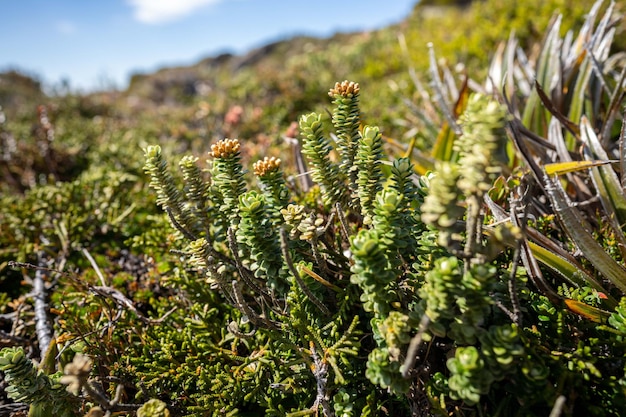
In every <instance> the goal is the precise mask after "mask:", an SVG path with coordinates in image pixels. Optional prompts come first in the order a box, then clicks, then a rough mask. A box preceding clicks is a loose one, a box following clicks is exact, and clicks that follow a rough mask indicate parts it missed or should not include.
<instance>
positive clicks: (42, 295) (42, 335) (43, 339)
mask: <svg viewBox="0 0 626 417" xmlns="http://www.w3.org/2000/svg"><path fill="white" fill-rule="evenodd" d="M37 263H38V264H39V266H43V263H44V256H43V253H42V252H39V253H38V254H37ZM33 298H34V299H35V333H37V341H38V342H39V350H40V351H41V360H43V359H44V358H45V357H46V352H47V350H48V347H49V346H50V341H51V340H52V326H51V325H50V321H49V320H48V304H47V303H46V284H45V282H44V270H43V269H37V270H35V279H34V280H33Z"/></svg>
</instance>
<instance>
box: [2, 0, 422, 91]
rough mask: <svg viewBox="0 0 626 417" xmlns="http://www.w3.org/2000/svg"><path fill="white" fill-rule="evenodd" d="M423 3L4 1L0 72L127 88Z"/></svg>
mask: <svg viewBox="0 0 626 417" xmlns="http://www.w3.org/2000/svg"><path fill="white" fill-rule="evenodd" d="M415 3H416V0H384V1H374V0H350V1H338V0H315V1H297V0H101V1H98V0H12V1H11V0H4V1H2V2H1V3H0V71H3V70H7V69H19V70H21V71H23V72H26V73H28V74H32V75H35V76H37V77H38V78H40V79H41V80H42V81H43V82H44V83H45V84H47V85H48V86H50V85H53V84H55V83H59V82H60V80H62V79H64V78H65V79H69V81H70V86H71V87H72V88H73V89H74V90H82V91H85V90H93V89H97V88H101V87H107V88H108V87H111V86H115V87H118V88H124V87H125V86H126V84H127V82H128V79H129V76H130V75H131V74H132V73H134V72H151V71H154V70H156V69H158V68H160V67H162V66H170V65H185V64H192V63H195V62H196V61H198V60H200V59H202V58H204V57H207V56H211V55H215V54H217V53H220V52H226V51H228V52H234V53H242V52H245V51H247V50H249V49H251V48H253V47H257V46H261V45H263V44H264V43H267V42H270V41H274V40H277V39H280V38H282V37H285V36H290V35H294V34H308V35H314V36H329V35H331V34H333V33H334V32H336V31H353V30H369V29H376V28H379V27H382V26H385V25H388V24H391V23H395V22H398V21H399V20H401V19H402V18H404V17H405V16H406V15H408V14H409V13H410V11H411V9H412V7H413V5H414V4H415Z"/></svg>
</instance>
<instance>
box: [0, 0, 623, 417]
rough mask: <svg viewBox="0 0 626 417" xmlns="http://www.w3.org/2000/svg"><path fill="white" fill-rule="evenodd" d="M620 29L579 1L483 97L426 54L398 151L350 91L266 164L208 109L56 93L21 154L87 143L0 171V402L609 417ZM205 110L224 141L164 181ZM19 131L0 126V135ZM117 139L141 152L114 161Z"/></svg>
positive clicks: (303, 120) (619, 335)
mask: <svg viewBox="0 0 626 417" xmlns="http://www.w3.org/2000/svg"><path fill="white" fill-rule="evenodd" d="M488 3H489V2H488ZM479 7H482V6H481V5H480V4H474V5H472V6H469V7H468V8H467V9H464V11H463V13H467V12H468V10H470V11H471V10H477V9H476V8H479ZM455 13H456V12H455ZM617 22H619V20H618V19H617V13H616V11H615V5H614V4H612V3H611V4H608V5H607V4H604V3H603V2H601V1H598V2H597V3H596V4H595V5H593V7H592V8H591V9H590V10H587V17H586V19H585V21H584V22H583V24H581V25H580V27H579V29H578V31H577V32H569V33H568V34H567V35H563V34H562V25H563V19H562V18H560V17H557V18H555V19H554V20H553V21H552V23H551V24H550V26H548V28H547V31H546V34H545V36H544V38H543V41H542V42H541V44H540V45H539V46H537V53H536V55H532V56H531V58H528V57H527V55H526V52H525V51H524V49H523V48H520V47H519V45H520V43H522V42H524V41H523V39H522V40H520V39H519V38H517V37H516V36H514V35H512V36H510V38H509V40H508V41H506V42H503V43H502V44H501V46H500V47H499V48H498V49H497V51H496V54H495V56H494V57H493V59H492V62H491V64H490V65H489V66H488V67H486V68H487V69H486V70H484V73H487V74H488V76H485V79H486V80H487V81H485V82H484V83H480V82H477V81H475V79H479V78H478V77H482V76H483V74H484V73H481V72H477V74H478V75H477V76H476V78H475V79H469V77H468V76H463V77H462V79H461V81H460V82H458V83H457V82H456V80H455V77H454V76H453V75H452V72H450V71H449V70H448V69H447V67H446V66H445V65H443V64H442V63H440V62H438V61H437V59H436V56H435V49H436V46H435V47H433V48H432V49H431V51H430V59H429V60H428V64H429V68H428V71H429V74H430V77H431V79H432V83H431V85H432V88H431V90H429V92H428V93H427V94H426V92H427V90H426V89H424V88H423V87H422V86H421V83H420V81H419V77H418V76H417V73H415V72H413V73H412V78H411V79H412V81H413V86H412V87H411V88H414V89H415V91H416V92H419V94H420V95H421V97H422V98H421V99H420V101H419V104H420V105H421V106H422V107H421V108H418V107H413V110H414V114H413V116H411V117H407V118H406V119H405V120H404V121H402V122H401V123H400V124H402V125H404V126H405V127H406V128H408V129H409V132H411V131H413V133H411V135H406V137H409V136H413V139H414V140H413V141H411V142H410V143H404V142H403V141H401V140H394V139H391V138H389V137H387V136H385V135H384V132H385V131H384V129H383V128H382V127H383V125H382V124H381V126H375V125H374V124H372V119H371V114H372V113H369V112H366V111H364V110H363V108H364V107H366V106H372V107H374V106H375V105H380V103H377V101H379V97H378V96H377V95H375V94H374V93H373V92H372V91H373V90H371V89H370V88H366V87H365V86H364V84H359V83H356V82H352V81H344V82H338V83H336V84H335V85H334V86H332V88H330V90H329V92H328V95H329V96H330V100H331V106H332V108H331V109H330V111H328V112H322V111H315V112H309V113H304V114H302V115H301V116H300V117H299V119H298V123H297V129H296V127H295V126H292V127H291V128H290V132H289V134H288V135H285V136H286V140H287V141H288V145H283V146H279V147H277V148H276V149H272V150H271V152H276V153H277V154H274V155H266V154H263V153H262V152H261V150H262V149H263V145H262V144H260V143H259V142H252V141H250V142H247V141H244V140H243V139H241V137H240V138H236V136H239V135H238V133H241V132H242V131H243V130H244V129H247V128H250V126H251V125H247V124H246V123H247V122H252V120H247V121H246V120H245V119H246V117H247V116H246V109H245V108H244V107H237V106H229V105H227V103H226V101H223V102H222V103H221V104H218V106H219V111H217V112H212V111H211V109H210V108H208V107H206V106H205V105H203V106H200V105H198V107H194V106H193V105H192V106H191V107H179V108H178V112H179V113H175V114H176V116H175V117H180V119H181V120H185V119H187V121H183V122H180V124H176V123H174V124H173V125H169V126H168V128H167V130H164V131H167V133H166V134H164V136H163V137H161V138H162V139H171V138H172V137H175V138H176V139H177V141H171V140H162V141H161V140H159V137H158V136H157V135H156V133H157V131H155V130H154V129H158V126H157V128H155V127H154V125H151V127H144V126H143V125H142V124H141V122H139V126H135V125H133V123H137V122H131V121H129V120H124V117H123V116H122V115H121V114H123V113H116V112H118V111H122V110H124V107H117V106H114V105H104V104H102V103H100V104H99V105H94V106H89V108H90V109H91V110H90V111H83V112H80V111H79V112H77V113H76V112H74V111H73V110H72V109H73V107H72V106H76V105H77V104H76V102H74V101H72V100H73V99H72V97H67V98H66V99H65V100H67V102H66V103H65V104H66V105H67V107H66V108H65V110H63V111H65V112H68V113H71V114H73V115H74V116H77V115H78V116H77V118H74V119H73V120H74V122H68V121H63V120H64V119H63V118H62V117H61V115H62V114H63V111H62V110H61V108H59V109H58V110H55V111H54V112H53V114H54V116H55V117H57V119H56V120H51V119H48V113H42V111H40V113H39V116H38V120H37V128H36V129H35V130H34V131H33V132H34V133H33V134H32V135H31V137H32V138H35V139H36V141H35V142H34V143H35V145H36V146H39V147H41V146H43V145H41V140H43V139H41V138H44V139H46V140H47V142H46V144H47V145H49V146H50V147H53V149H55V152H61V151H65V152H70V147H64V146H58V145H57V144H56V142H57V139H56V138H58V135H59V132H61V136H62V137H63V136H64V135H69V132H70V131H71V129H70V128H71V126H73V125H72V124H71V123H76V120H78V121H79V122H80V123H84V124H85V125H86V126H89V129H84V130H83V132H86V133H87V134H89V135H93V137H97V138H99V139H100V140H98V141H96V142H95V143H94V144H93V145H92V146H91V147H90V148H89V149H83V150H82V151H80V152H78V153H77V154H80V155H81V156H82V157H83V158H84V159H83V161H86V162H88V163H87V164H86V165H84V166H83V165H80V164H78V165H76V166H75V168H76V169H75V170H71V174H68V177H64V176H62V175H61V172H60V171H59V170H58V169H56V167H55V166H52V165H50V164H48V165H47V166H45V167H43V168H42V167H41V166H40V165H37V164H35V163H33V164H31V165H24V166H23V167H22V168H24V169H28V170H30V172H33V174H32V175H33V177H34V178H36V180H34V181H29V182H25V183H17V184H16V183H15V181H11V179H17V178H21V176H20V175H16V174H15V173H16V172H17V171H16V169H18V167H20V166H22V164H17V163H16V160H15V159H12V158H15V155H17V154H12V156H11V157H10V158H7V159H6V160H4V162H5V165H3V166H4V167H6V168H7V169H5V170H4V171H3V173H4V174H3V175H5V177H4V178H5V181H3V182H4V183H5V188H6V189H7V190H9V189H10V190H11V194H10V195H7V196H4V197H2V201H3V207H6V210H3V213H1V214H0V230H2V235H1V236H2V238H1V239H2V241H3V248H5V249H2V250H1V252H0V256H1V258H0V262H2V264H0V267H2V268H3V270H4V271H6V274H5V275H4V276H3V277H2V278H1V279H2V282H3V284H7V285H6V287H7V288H10V289H11V290H10V292H6V293H2V294H3V295H2V299H1V302H0V314H1V316H0V320H2V321H1V322H0V323H1V324H2V326H3V327H2V328H1V329H0V330H1V332H2V333H1V334H0V336H2V342H3V344H5V345H8V346H10V347H6V348H4V349H2V350H1V351H0V371H2V373H3V375H4V383H5V384H6V386H7V389H6V396H7V398H6V400H5V401H6V407H7V409H9V407H15V409H16V410H17V409H22V410H23V409H24V408H26V407H28V408H30V414H31V415H33V416H47V415H63V416H74V415H76V416H79V415H89V416H103V415H115V414H117V415H120V414H133V415H138V416H175V415H197V416H203V415H215V416H222V415H242V416H245V415H271V416H294V417H295V416H305V415H319V414H321V415H325V416H335V415H337V416H378V415H381V416H382V415H411V416H420V415H452V414H454V415H462V416H474V415H489V416H497V415H511V416H528V415H554V416H556V415H564V416H565V415H572V416H573V415H578V414H579V413H580V412H584V413H586V414H592V415H598V416H617V415H620V414H621V413H622V410H623V409H624V406H625V405H626V393H625V391H624V388H623V387H624V385H625V384H626V356H625V355H626V344H625V343H624V335H626V324H625V323H626V294H625V292H624V291H625V290H626V278H624V277H626V274H625V273H624V272H625V271H626V269H625V267H624V265H623V259H624V255H626V253H624V250H623V248H624V247H626V241H625V239H626V238H625V237H624V236H625V235H624V230H623V224H624V223H626V219H624V218H623V217H624V216H626V215H625V214H624V210H623V207H624V199H625V197H624V192H623V186H622V183H623V169H624V167H623V166H622V165H623V164H622V163H621V162H620V161H623V160H624V159H625V156H624V155H623V153H624V150H623V148H624V147H623V141H624V140H625V139H624V133H623V132H624V130H625V129H624V124H623V122H622V120H621V117H620V114H619V112H620V107H621V106H622V104H623V86H624V78H626V75H625V74H626V62H625V61H624V59H623V56H622V55H621V54H620V53H616V52H615V51H614V50H613V49H611V45H612V40H613V38H614V36H615V34H616V28H617V27H618V24H617ZM523 36H525V35H522V37H523ZM404 41H405V42H406V39H405V40H404ZM401 45H402V44H401ZM407 45H408V44H407ZM276 47H277V48H279V47H280V45H278V46H276ZM407 51H408V47H407ZM225 59H226V58H225ZM227 59H228V60H231V59H233V58H232V57H228V58H227ZM305 64H306V63H300V64H299V65H305ZM390 65H391V66H393V65H394V64H390ZM136 82H137V83H140V82H142V81H141V80H137V81H136ZM242 85H243V84H242ZM396 85H397V84H396ZM288 86H289V88H290V89H291V88H294V87H293V85H291V84H288ZM283 87H284V86H283ZM328 87H331V85H330V84H329V85H328ZM308 88H310V87H308ZM239 91H240V93H242V94H243V93H245V92H246V91H245V89H242V90H239ZM398 91H400V90H399V89H398ZM388 92H389V91H387V93H388ZM308 93H310V91H308V92H307V94H308ZM382 96H384V95H381V97H382ZM430 96H432V97H434V98H433V99H430V98H429V97H430ZM284 99H285V100H287V98H286V97H285V98H284ZM93 100H94V102H95V101H96V99H95V98H94V99H93ZM98 100H102V102H106V99H105V98H104V97H100V98H98ZM72 103H73V104H72ZM366 103H367V104H366ZM372 103H374V104H372ZM452 103H454V104H452ZM83 104H84V103H83ZM205 104H206V103H205ZM407 104H408V105H409V106H414V104H415V103H412V102H411V101H407ZM78 106H79V107H80V105H78ZM298 106H300V104H298V105H297V106H295V107H293V108H292V110H294V109H296V108H297V109H300V107H298ZM312 107H315V106H312ZM189 108H192V109H193V112H192V111H191V110H189ZM125 110H128V109H125ZM213 110H215V109H213ZM222 111H224V112H223V113H222ZM192 113H193V114H192ZM44 116H45V117H44ZM221 116H223V118H222V117H221ZM283 116H285V114H282V113H277V114H275V119H274V120H275V121H276V120H282V119H281V117H283ZM289 117H291V115H290V116H289ZM388 117H389V116H388ZM105 120H106V122H105ZM203 120H204V121H205V122H206V121H207V120H221V122H220V123H219V124H218V125H217V126H220V129H221V133H224V135H222V136H225V137H214V136H218V135H217V134H215V133H206V134H205V136H204V137H205V138H206V137H210V138H211V139H212V140H211V145H210V147H209V146H208V145H207V144H206V143H204V147H205V149H204V150H203V153H204V156H203V157H198V156H195V155H194V154H188V155H186V156H182V157H181V158H179V160H178V161H177V165H178V168H177V169H173V168H171V163H172V162H173V161H172V160H173V158H172V157H170V156H168V155H174V154H180V151H181V149H182V150H185V151H189V150H193V151H195V150H197V149H198V147H199V146H200V144H201V142H202V141H199V140H197V139H193V138H192V135H191V134H190V131H196V129H201V127H200V126H201V124H202V123H201V121H203ZM382 120H383V122H384V120H385V118H383V119H382ZM257 121H258V120H257ZM413 122H415V123H413ZM106 123H111V124H112V125H113V127H112V128H110V127H107V126H106ZM268 123H269V122H268V121H266V120H264V121H262V122H261V121H258V125H257V126H260V125H264V124H268ZM279 124H280V123H279ZM18 126H19V125H17V124H4V120H3V121H2V123H0V128H1V129H3V130H0V138H2V140H7V138H9V137H10V135H19V134H23V133H24V132H21V131H20V129H19V128H18ZM411 127H413V129H410V128H411ZM396 128H397V126H396V127H394V129H396ZM274 129H276V127H274ZM296 130H297V132H296ZM416 131H421V132H422V133H420V134H419V135H421V136H423V137H422V139H421V140H422V145H424V144H426V143H428V144H430V145H429V147H424V146H420V143H419V140H418V138H417V136H419V135H418V134H416V133H415V132H416ZM161 133H162V132H161ZM226 133H228V135H225V134H226ZM8 135H9V136H8ZM53 135H56V136H53ZM133 139H134V140H135V141H134V142H133V143H135V144H136V145H137V149H131V150H128V147H126V148H125V147H122V146H120V144H121V143H126V142H127V141H131V140H133ZM257 139H258V138H257ZM37 140H39V142H37ZM77 142H79V140H78V138H73V139H72V138H68V140H66V141H63V144H64V145H65V144H71V143H77ZM57 146H58V147H57ZM139 147H141V148H143V157H141V155H140V152H138V148H139ZM290 148H291V149H290ZM283 150H284V151H287V150H291V151H293V152H291V153H288V152H285V153H284V154H282V155H281V154H280V152H279V151H283ZM207 152H208V153H207ZM137 154H139V156H137ZM197 154H198V153H196V155H197ZM51 155H53V154H51V153H50V154H47V156H46V154H42V158H43V159H42V160H43V161H50V160H53V161H54V160H55V159H54V158H52V156H51ZM54 155H56V154H54ZM100 157H102V158H103V159H104V160H105V161H106V164H105V165H97V164H95V162H94V160H95V159H96V158H100ZM62 159H63V158H61V160H62ZM255 160H256V162H253V161H255ZM285 161H287V163H286V162H285ZM616 161H617V162H616ZM51 167H52V168H55V169H54V170H52V169H51ZM249 168H252V169H249ZM142 171H143V172H142ZM144 176H145V177H144ZM142 178H148V181H144V180H142ZM24 213H29V215H28V216H25V215H24ZM31 213H32V214H31ZM20 281H23V282H24V283H25V284H26V285H25V286H26V287H29V288H30V287H32V289H33V290H32V292H31V293H26V291H24V290H23V288H24V286H22V285H19V282H20ZM35 339H36V340H35ZM5 340H6V342H5ZM37 362H39V364H38V365H37ZM20 404H22V405H20ZM0 407H5V405H1V406H0Z"/></svg>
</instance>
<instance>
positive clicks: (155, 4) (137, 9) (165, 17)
mask: <svg viewBox="0 0 626 417" xmlns="http://www.w3.org/2000/svg"><path fill="white" fill-rule="evenodd" d="M220 1H222V0H127V3H129V4H130V5H131V6H132V7H133V8H134V16H135V19H137V20H139V21H140V22H142V23H149V24H158V23H165V22H170V21H173V20H177V19H180V18H182V17H184V16H187V15H189V14H191V13H193V12H194V11H195V10H197V9H199V8H201V7H204V6H208V5H211V4H217V3H219V2H220Z"/></svg>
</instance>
